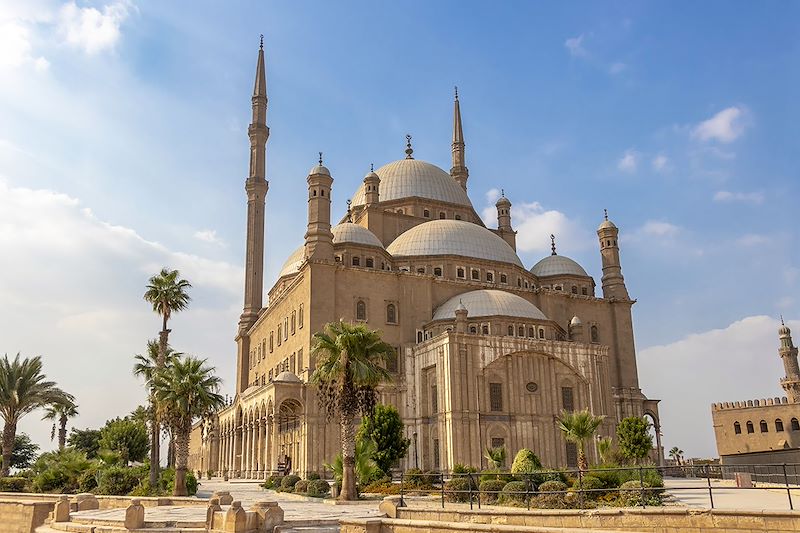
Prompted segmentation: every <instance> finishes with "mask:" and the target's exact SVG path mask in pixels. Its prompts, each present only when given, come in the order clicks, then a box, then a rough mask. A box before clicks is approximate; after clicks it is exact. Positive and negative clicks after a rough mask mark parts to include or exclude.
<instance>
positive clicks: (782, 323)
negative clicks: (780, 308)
mask: <svg viewBox="0 0 800 533" xmlns="http://www.w3.org/2000/svg"><path fill="white" fill-rule="evenodd" d="M785 325H786V324H785V323H784V322H783V313H781V326H785Z"/></svg>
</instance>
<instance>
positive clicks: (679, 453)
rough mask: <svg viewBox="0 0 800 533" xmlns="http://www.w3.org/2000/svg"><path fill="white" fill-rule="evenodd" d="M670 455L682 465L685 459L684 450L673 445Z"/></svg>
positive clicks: (677, 463) (676, 462)
mask: <svg viewBox="0 0 800 533" xmlns="http://www.w3.org/2000/svg"><path fill="white" fill-rule="evenodd" d="M669 456H670V457H672V460H673V461H675V464H676V465H680V464H681V462H682V461H683V450H681V449H680V448H678V447H677V446H673V447H672V449H671V450H670V451H669Z"/></svg>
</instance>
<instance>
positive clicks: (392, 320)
mask: <svg viewBox="0 0 800 533" xmlns="http://www.w3.org/2000/svg"><path fill="white" fill-rule="evenodd" d="M386 322H388V323H389V324H396V323H397V308H396V307H395V306H394V304H389V305H387V306H386Z"/></svg>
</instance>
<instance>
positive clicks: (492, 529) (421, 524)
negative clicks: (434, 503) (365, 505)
mask: <svg viewBox="0 0 800 533" xmlns="http://www.w3.org/2000/svg"><path fill="white" fill-rule="evenodd" d="M339 524H340V526H341V529H340V533H419V532H420V531H424V532H425V533H453V532H459V533H460V532H476V533H623V532H621V531H614V530H611V529H577V528H555V527H542V526H510V525H504V524H470V523H458V522H456V523H453V522H436V521H433V520H402V519H397V518H369V519H361V520H340V521H339ZM624 533H632V532H631V531H625V532H624Z"/></svg>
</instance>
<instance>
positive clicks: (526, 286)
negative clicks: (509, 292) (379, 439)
mask: <svg viewBox="0 0 800 533" xmlns="http://www.w3.org/2000/svg"><path fill="white" fill-rule="evenodd" d="M525 288H526V289H527V288H528V280H527V279H526V280H525Z"/></svg>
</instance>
